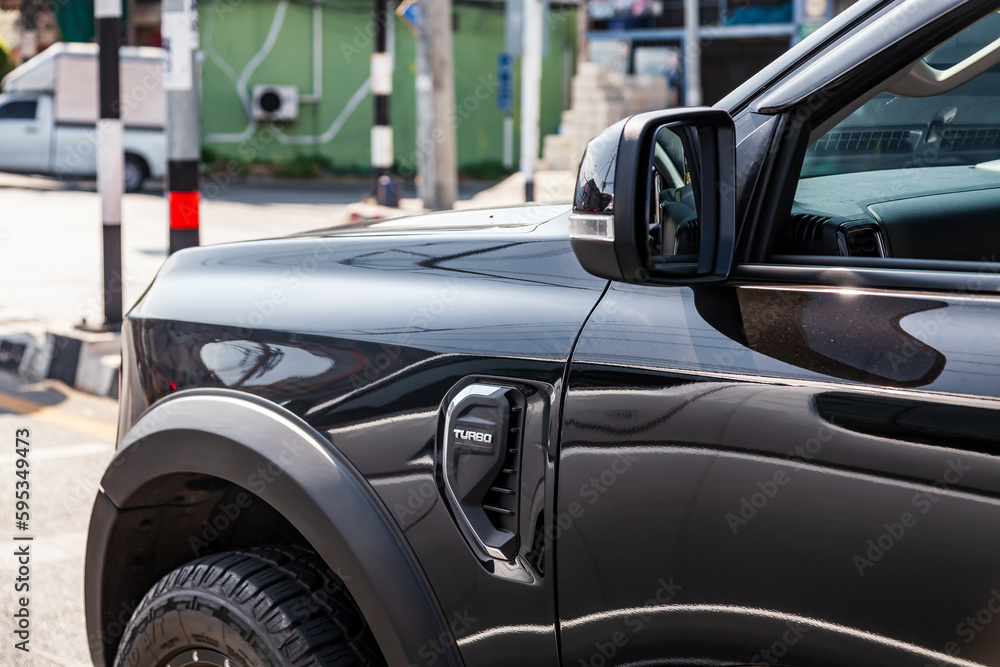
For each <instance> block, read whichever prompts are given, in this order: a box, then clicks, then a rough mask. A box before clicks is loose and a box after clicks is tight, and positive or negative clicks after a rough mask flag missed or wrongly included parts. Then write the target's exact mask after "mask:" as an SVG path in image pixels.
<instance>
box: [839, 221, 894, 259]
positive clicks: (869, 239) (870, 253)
mask: <svg viewBox="0 0 1000 667" xmlns="http://www.w3.org/2000/svg"><path fill="white" fill-rule="evenodd" d="M837 241H838V245H839V246H840V252H841V254H843V255H847V256H849V257H885V256H886V252H885V242H884V241H883V239H882V232H881V231H880V230H879V228H878V227H876V226H875V225H861V226H857V227H847V228H841V230H840V231H839V232H838V233H837Z"/></svg>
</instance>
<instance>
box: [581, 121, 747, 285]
mask: <svg viewBox="0 0 1000 667" xmlns="http://www.w3.org/2000/svg"><path fill="white" fill-rule="evenodd" d="M665 128H669V130H670V131H671V132H672V133H673V134H675V135H677V136H679V137H682V138H683V143H684V153H685V158H686V160H685V163H684V166H685V167H686V168H687V172H685V173H686V175H687V176H688V181H689V182H690V184H691V189H692V190H693V199H694V202H695V204H696V208H697V218H696V219H695V220H694V229H695V235H696V236H697V235H698V234H699V232H700V239H698V240H697V244H696V247H697V248H698V252H697V253H696V254H691V255H676V256H672V257H664V256H662V255H655V254H654V253H653V252H652V249H651V244H650V229H651V225H653V224H654V221H653V220H651V215H650V211H651V209H652V208H653V207H654V206H655V205H656V204H658V199H656V197H657V194H658V193H655V192H654V190H655V187H654V178H653V157H654V152H655V149H656V142H657V136H658V133H659V132H660V131H661V130H664V129H665ZM569 233H570V241H571V243H572V245H573V252H574V253H575V254H576V256H577V259H579V261H580V264H582V265H583V268H584V269H586V270H587V271H588V272H589V273H592V274H594V275H595V276H599V277H601V278H607V279H609V280H617V281H622V282H627V283H636V284H645V283H652V284H666V285H690V284H696V283H697V284H705V283H712V282H722V281H724V280H725V279H726V278H727V277H728V276H729V271H730V269H731V267H732V261H733V252H734V249H735V245H736V145H735V129H734V125H733V120H732V118H731V117H730V116H729V114H728V113H727V112H725V111H722V110H720V109H708V108H685V109H673V110H669V111H652V112H648V113H642V114H636V115H634V116H631V117H629V118H626V119H625V120H623V121H620V122H618V123H616V124H615V125H612V126H611V127H609V128H608V129H607V130H605V131H604V132H602V133H601V134H599V135H597V136H596V137H595V138H594V139H592V140H591V141H590V143H588V144H587V149H586V151H585V152H584V155H583V160H582V161H581V163H580V171H579V175H578V177H577V185H576V192H575V194H574V197H573V213H572V214H571V215H570V219H569Z"/></svg>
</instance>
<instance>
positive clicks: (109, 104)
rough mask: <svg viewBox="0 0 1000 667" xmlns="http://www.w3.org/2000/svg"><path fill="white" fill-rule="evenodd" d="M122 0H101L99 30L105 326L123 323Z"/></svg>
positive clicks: (97, 14) (97, 15)
mask: <svg viewBox="0 0 1000 667" xmlns="http://www.w3.org/2000/svg"><path fill="white" fill-rule="evenodd" d="M121 16H122V5H121V0H96V2H95V3H94V21H95V26H94V30H95V33H96V35H97V46H98V49H99V51H98V62H97V91H98V100H99V107H100V114H99V116H98V120H97V191H98V192H99V193H100V196H101V223H102V224H101V226H102V230H103V236H104V240H103V249H104V328H105V329H107V330H119V329H121V325H122V310H123V309H122V292H123V291H124V280H123V279H122V191H123V190H124V187H125V181H124V178H125V176H124V173H123V172H124V169H125V152H124V148H123V144H122V121H121V91H120V85H121V84H120V81H119V77H120V72H121V70H120V69H119V66H118V58H119V54H118V47H119V46H120V45H121V32H120V31H121V27H120V24H121Z"/></svg>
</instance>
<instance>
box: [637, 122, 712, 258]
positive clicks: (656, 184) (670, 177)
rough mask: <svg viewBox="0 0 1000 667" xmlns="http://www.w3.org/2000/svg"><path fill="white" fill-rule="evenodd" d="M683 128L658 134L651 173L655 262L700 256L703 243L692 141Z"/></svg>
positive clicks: (651, 242) (651, 237)
mask: <svg viewBox="0 0 1000 667" xmlns="http://www.w3.org/2000/svg"><path fill="white" fill-rule="evenodd" d="M683 132H684V128H683V126H678V127H676V128H675V127H671V126H669V125H668V126H666V127H663V128H661V129H660V130H659V131H657V133H656V143H655V144H654V149H653V157H652V162H653V168H652V170H651V173H652V179H653V187H652V188H651V190H650V191H651V193H652V197H651V202H650V206H651V209H652V210H651V211H650V216H649V220H650V224H649V247H650V252H651V254H652V255H653V257H654V261H668V260H667V258H675V259H676V258H681V257H684V258H686V257H688V256H691V255H696V254H697V253H698V244H699V241H700V240H701V235H700V233H699V230H700V227H699V225H698V212H697V210H696V208H697V207H696V204H695V201H696V197H695V192H694V185H693V184H692V182H691V166H690V165H689V164H688V157H687V156H688V155H692V154H694V153H693V152H692V151H690V150H685V145H686V143H687V142H688V141H690V140H691V138H689V137H688V136H687V135H686V134H684V133H683Z"/></svg>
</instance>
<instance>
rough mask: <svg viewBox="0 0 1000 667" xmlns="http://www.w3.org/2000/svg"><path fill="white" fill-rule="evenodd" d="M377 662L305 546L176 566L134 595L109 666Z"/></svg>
mask: <svg viewBox="0 0 1000 667" xmlns="http://www.w3.org/2000/svg"><path fill="white" fill-rule="evenodd" d="M384 664H385V663H384V661H383V659H382V657H381V654H380V653H379V651H378V648H377V647H376V645H375V641H374V638H373V637H372V634H371V631H370V630H369V629H368V626H367V624H366V623H365V621H364V619H363V617H362V616H361V612H360V611H359V610H358V607H357V605H356V604H355V603H354V600H353V599H351V597H350V594H349V593H348V592H347V591H346V589H344V587H343V585H342V584H341V582H340V580H339V579H337V578H336V576H335V575H334V574H333V573H332V572H330V570H329V569H328V568H327V567H326V565H325V564H324V563H323V561H322V560H321V559H320V558H319V556H317V555H316V554H315V553H313V552H312V551H308V550H306V549H303V548H300V547H264V548H257V549H247V550H241V551H230V552H226V553H221V554H216V555H213V556H207V557H205V558H200V559H198V560H195V561H192V562H190V563H188V564H186V565H183V566H181V567H179V568H177V569H176V570H174V571H173V572H171V573H170V574H168V575H167V576H165V577H163V578H162V579H160V581H159V582H158V583H157V584H156V585H155V586H154V587H153V589H152V590H150V591H149V592H148V593H147V594H146V596H145V597H144V598H143V600H142V602H141V603H139V607H138V608H137V609H136V610H135V613H134V614H133V615H132V620H131V621H129V624H128V626H127V627H126V628H125V634H124V636H123V638H122V643H121V646H120V647H119V650H118V656H117V658H116V659H115V667H168V666H169V667H189V666H193V665H197V667H205V666H206V665H211V666H213V667H258V666H262V667H263V666H268V667H271V666H273V667H356V666H363V665H371V666H373V667H374V666H381V665H384Z"/></svg>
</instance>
